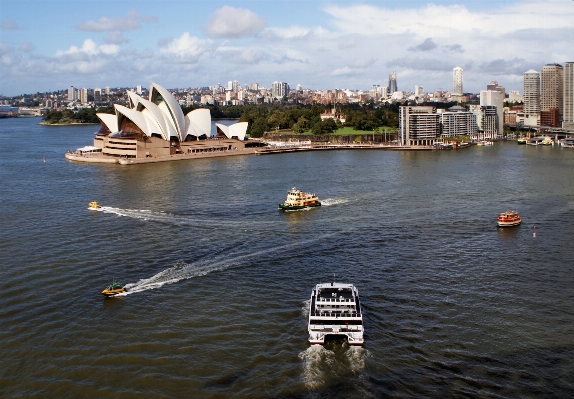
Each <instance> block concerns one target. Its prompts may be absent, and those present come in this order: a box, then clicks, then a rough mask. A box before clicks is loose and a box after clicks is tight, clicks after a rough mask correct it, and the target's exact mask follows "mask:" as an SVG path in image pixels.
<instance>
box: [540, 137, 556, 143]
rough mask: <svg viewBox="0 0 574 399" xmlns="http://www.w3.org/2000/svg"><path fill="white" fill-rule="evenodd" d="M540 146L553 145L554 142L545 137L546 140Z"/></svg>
mask: <svg viewBox="0 0 574 399" xmlns="http://www.w3.org/2000/svg"><path fill="white" fill-rule="evenodd" d="M540 144H542V145H553V144H554V140H552V138H550V137H548V136H544V139H542V142H541V143H540Z"/></svg>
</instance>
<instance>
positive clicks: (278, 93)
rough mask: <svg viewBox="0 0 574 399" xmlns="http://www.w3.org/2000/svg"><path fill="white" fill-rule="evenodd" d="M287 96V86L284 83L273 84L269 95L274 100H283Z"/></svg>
mask: <svg viewBox="0 0 574 399" xmlns="http://www.w3.org/2000/svg"><path fill="white" fill-rule="evenodd" d="M288 94H289V85H288V84H287V83H285V82H273V84H272V85H271V95H272V96H273V97H275V98H283V97H285V96H286V95H288Z"/></svg>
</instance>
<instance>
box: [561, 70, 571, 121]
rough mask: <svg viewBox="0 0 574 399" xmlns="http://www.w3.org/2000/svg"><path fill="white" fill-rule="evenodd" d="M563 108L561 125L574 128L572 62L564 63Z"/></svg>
mask: <svg viewBox="0 0 574 399" xmlns="http://www.w3.org/2000/svg"><path fill="white" fill-rule="evenodd" d="M563 108H564V114H563V117H562V127H564V128H568V129H574V62H565V63H564V105H563Z"/></svg>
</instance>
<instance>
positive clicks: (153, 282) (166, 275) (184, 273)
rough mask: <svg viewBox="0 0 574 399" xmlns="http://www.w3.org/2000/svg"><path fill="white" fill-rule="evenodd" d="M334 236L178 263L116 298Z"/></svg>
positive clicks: (138, 283)
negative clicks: (229, 255) (230, 255)
mask: <svg viewBox="0 0 574 399" xmlns="http://www.w3.org/2000/svg"><path fill="white" fill-rule="evenodd" d="M336 234H341V232H337V233H330V234H323V235H321V236H317V237H316V238H313V239H306V240H300V241H296V242H293V243H290V244H284V245H279V246H277V247H273V248H266V249H263V250H260V251H256V252H250V253H246V254H243V255H238V256H234V257H230V258H227V257H226V258H223V257H222V256H220V257H219V258H216V259H213V260H211V261H210V260H207V261H199V262H194V263H186V262H183V261H180V262H178V263H176V264H175V266H172V267H170V268H168V269H165V270H163V271H161V272H159V273H157V274H156V275H154V276H152V277H150V278H146V279H142V280H139V281H138V282H136V283H129V284H126V285H125V288H126V289H127V292H123V293H121V294H118V295H116V296H126V295H130V294H135V293H137V292H142V291H147V290H153V289H156V288H160V287H162V286H164V285H166V284H173V283H177V282H178V281H181V280H186V279H189V278H193V277H198V276H204V275H206V274H208V273H211V272H213V271H218V270H224V269H228V268H230V267H235V266H246V265H247V262H245V261H246V260H247V259H252V258H256V257H258V256H261V255H266V254H270V253H279V252H285V251H288V250H290V249H292V248H294V247H296V248H302V247H306V246H308V245H309V244H312V243H313V242H315V241H318V240H321V239H324V238H327V237H330V236H333V235H336ZM226 256H228V255H226ZM222 258H223V259H222Z"/></svg>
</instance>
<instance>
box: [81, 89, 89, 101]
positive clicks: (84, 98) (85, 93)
mask: <svg viewBox="0 0 574 399" xmlns="http://www.w3.org/2000/svg"><path fill="white" fill-rule="evenodd" d="M80 102H81V103H82V104H86V103H87V102H88V89H86V88H85V87H84V88H82V89H80Z"/></svg>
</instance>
